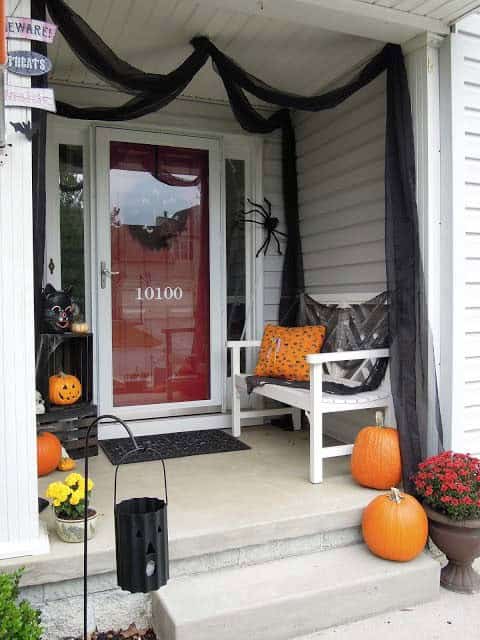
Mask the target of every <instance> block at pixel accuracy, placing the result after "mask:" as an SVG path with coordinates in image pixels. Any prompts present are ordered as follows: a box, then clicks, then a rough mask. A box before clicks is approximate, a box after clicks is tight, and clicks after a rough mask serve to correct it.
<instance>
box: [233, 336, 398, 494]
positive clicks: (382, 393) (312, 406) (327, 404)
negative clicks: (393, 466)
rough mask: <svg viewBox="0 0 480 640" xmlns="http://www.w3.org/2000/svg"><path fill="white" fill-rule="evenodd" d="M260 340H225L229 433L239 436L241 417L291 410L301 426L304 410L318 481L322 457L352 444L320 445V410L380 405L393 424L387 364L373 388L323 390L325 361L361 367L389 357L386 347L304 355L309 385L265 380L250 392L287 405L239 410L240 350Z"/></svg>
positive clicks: (241, 384) (344, 450)
mask: <svg viewBox="0 0 480 640" xmlns="http://www.w3.org/2000/svg"><path fill="white" fill-rule="evenodd" d="M260 343H261V341H260V340H235V341H228V342H227V347H228V348H229V349H231V366H232V433H233V435H234V436H235V437H240V434H241V423H242V419H246V418H256V417H263V416H274V415H286V414H291V415H292V419H293V427H294V429H295V430H299V429H301V412H302V410H303V411H305V413H306V415H307V417H308V420H309V422H310V482H312V483H319V482H322V480H323V459H324V458H334V457H337V456H346V455H350V454H351V453H352V449H353V444H342V445H336V446H323V414H325V413H340V412H343V411H358V410H361V409H383V410H384V412H385V424H387V425H388V426H393V427H394V426H395V425H396V423H395V412H394V409H393V400H392V394H391V389H390V375H389V368H387V372H386V374H385V377H384V379H383V382H382V384H381V385H380V386H379V388H378V389H377V390H376V391H370V392H362V393H357V394H353V395H337V394H331V393H323V389H322V387H323V375H324V374H323V365H324V363H327V362H341V361H345V360H359V361H360V366H359V368H358V370H360V368H361V366H362V362H364V361H365V360H370V359H371V358H388V357H389V355H390V352H389V350H388V349H371V350H364V351H342V352H335V353H315V354H311V355H309V356H307V361H308V363H309V365H310V389H298V388H295V387H285V386H281V385H276V384H265V385H262V386H258V387H256V388H255V389H254V390H253V392H252V393H255V394H257V395H259V396H263V397H264V398H270V399H271V400H277V401H278V402H281V403H283V404H284V405H287V407H281V408H276V409H271V408H264V409H255V410H248V411H245V410H242V409H241V406H240V397H241V395H240V394H241V393H245V391H246V387H247V385H246V377H247V375H252V374H246V373H242V372H241V371H240V350H241V349H251V348H258V347H259V346H260Z"/></svg>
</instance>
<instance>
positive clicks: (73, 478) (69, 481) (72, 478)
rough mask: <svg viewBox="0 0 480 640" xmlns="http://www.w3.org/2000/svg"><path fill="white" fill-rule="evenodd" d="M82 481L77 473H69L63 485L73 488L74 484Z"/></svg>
mask: <svg viewBox="0 0 480 640" xmlns="http://www.w3.org/2000/svg"><path fill="white" fill-rule="evenodd" d="M82 481H83V478H82V476H81V475H80V474H79V473H70V474H69V475H68V476H67V477H66V478H65V484H66V485H68V486H69V487H73V486H74V485H76V484H80V482H82Z"/></svg>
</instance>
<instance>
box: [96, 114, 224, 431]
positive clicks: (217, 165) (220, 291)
mask: <svg viewBox="0 0 480 640" xmlns="http://www.w3.org/2000/svg"><path fill="white" fill-rule="evenodd" d="M111 140H119V141H123V142H131V143H137V144H156V145H157V144H158V145H161V146H174V147H182V146H183V147H186V148H192V149H206V150H207V151H208V152H209V241H210V389H211V397H210V399H209V400H197V401H193V402H179V403H176V402H175V403H160V404H155V405H140V406H129V407H114V406H113V377H112V368H113V367H112V352H111V349H109V348H108V347H107V345H111V344H112V326H111V286H108V285H107V287H106V288H105V289H102V288H101V287H100V262H102V261H105V263H106V264H107V267H108V268H109V267H110V265H111V253H110V225H109V224H107V222H106V221H105V219H104V218H103V219H102V216H101V215H100V212H101V211H109V210H110V198H109V188H108V181H107V178H108V172H109V167H110V162H109V142H110V141H111ZM92 142H93V144H92V151H93V155H94V161H95V173H94V177H95V190H94V191H95V196H94V202H93V203H92V205H94V206H92V214H93V215H92V222H93V224H92V295H93V299H94V300H95V306H96V309H95V313H96V327H97V331H96V334H97V339H96V342H97V349H96V353H97V358H96V360H97V380H98V403H99V410H100V412H101V413H114V414H115V415H118V416H119V417H121V418H123V419H126V420H135V419H152V418H162V417H167V416H169V417H173V416H184V415H194V414H199V413H202V414H203V413H216V412H219V411H221V408H222V396H223V384H224V380H225V367H224V355H223V354H224V345H225V331H226V318H225V310H226V298H225V292H226V284H225V269H226V267H225V264H226V259H225V221H224V219H223V218H224V212H223V208H222V187H221V181H222V175H223V173H222V162H223V153H222V147H221V139H220V138H219V137H218V136H214V137H209V136H196V135H192V134H191V133H185V134H182V133H172V132H167V131H159V130H154V131H152V130H148V129H142V130H139V129H133V128H128V129H127V128H120V127H112V126H108V125H94V126H93V127H92ZM92 173H93V172H92ZM102 176H105V177H104V178H103V179H102ZM92 177H93V176H92ZM218 248H220V250H218ZM219 309H220V313H219V311H218V310H219ZM100 362H101V365H100ZM100 372H101V375H100Z"/></svg>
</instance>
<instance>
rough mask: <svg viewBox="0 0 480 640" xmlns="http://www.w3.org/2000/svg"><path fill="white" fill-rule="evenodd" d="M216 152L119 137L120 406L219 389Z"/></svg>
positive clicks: (114, 312) (114, 293) (116, 312)
mask: <svg viewBox="0 0 480 640" xmlns="http://www.w3.org/2000/svg"><path fill="white" fill-rule="evenodd" d="M208 169H209V158H208V151H207V150H205V149H186V148H179V147H170V146H168V147H167V146H158V145H152V144H138V143H132V142H124V141H111V142H110V166H109V182H110V184H109V186H110V243H111V267H110V272H109V270H108V269H107V268H106V266H105V265H104V266H103V270H104V273H103V274H102V283H101V286H102V287H103V286H105V280H106V278H107V277H108V276H109V277H111V322H112V378H113V406H114V407H127V406H133V405H136V406H138V405H153V404H154V405H158V404H163V403H177V402H192V401H193V402H194V401H199V400H207V399H209V398H210V397H211V388H210V386H211V371H210V255H209V193H208V192H209V172H208Z"/></svg>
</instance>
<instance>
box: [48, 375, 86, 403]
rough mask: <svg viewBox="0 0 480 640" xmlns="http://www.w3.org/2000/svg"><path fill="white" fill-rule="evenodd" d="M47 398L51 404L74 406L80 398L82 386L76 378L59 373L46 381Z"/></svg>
mask: <svg viewBox="0 0 480 640" xmlns="http://www.w3.org/2000/svg"><path fill="white" fill-rule="evenodd" d="M48 397H49V398H50V402H51V403H52V404H59V405H64V404H74V403H75V402H77V400H79V399H80V398H81V397H82V385H81V383H80V380H79V379H78V378H77V377H76V376H72V375H70V374H67V373H63V372H60V373H58V374H57V375H55V376H50V378H49V380H48Z"/></svg>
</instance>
